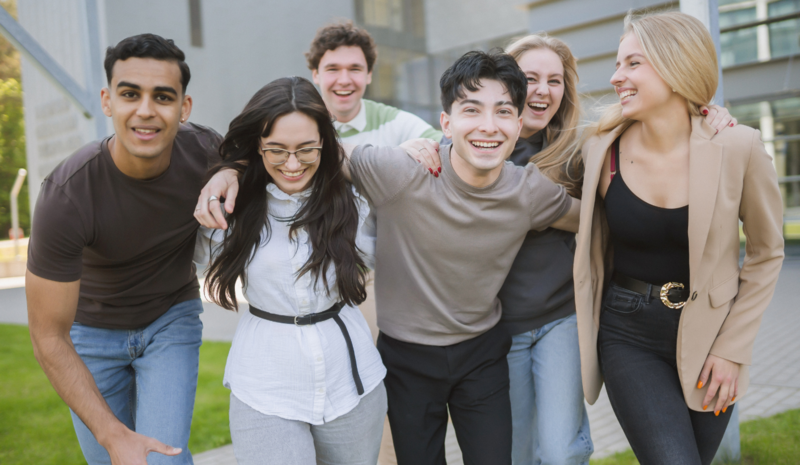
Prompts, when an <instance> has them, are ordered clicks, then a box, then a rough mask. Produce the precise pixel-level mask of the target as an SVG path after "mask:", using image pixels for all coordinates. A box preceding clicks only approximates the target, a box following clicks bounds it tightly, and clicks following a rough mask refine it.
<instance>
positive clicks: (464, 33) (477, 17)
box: [425, 0, 528, 53]
mask: <svg viewBox="0 0 800 465" xmlns="http://www.w3.org/2000/svg"><path fill="white" fill-rule="evenodd" d="M527 3H528V2H526V1H524V0H427V1H426V2H425V23H426V36H427V46H428V53H440V52H443V51H445V50H449V49H452V48H458V47H463V46H466V45H469V44H475V43H480V42H482V41H489V40H492V39H495V38H497V37H502V36H507V35H510V34H524V33H525V32H527V24H526V23H527V20H526V15H525V9H526V7H525V5H526V4H527Z"/></svg>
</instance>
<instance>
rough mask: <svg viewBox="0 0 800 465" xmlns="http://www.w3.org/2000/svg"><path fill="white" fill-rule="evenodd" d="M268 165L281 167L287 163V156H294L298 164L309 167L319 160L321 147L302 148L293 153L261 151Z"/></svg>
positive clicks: (286, 151) (289, 151) (283, 150)
mask: <svg viewBox="0 0 800 465" xmlns="http://www.w3.org/2000/svg"><path fill="white" fill-rule="evenodd" d="M261 151H262V152H264V157H265V158H266V159H267V162H268V163H269V164H270V165H282V164H284V163H286V162H287V161H289V155H294V156H295V158H297V161H299V162H300V163H303V164H306V165H310V164H312V163H314V162H315V161H317V159H319V154H320V153H321V151H322V147H303V148H302V149H297V150H295V151H292V150H286V149H277V148H270V149H265V148H262V149H261Z"/></svg>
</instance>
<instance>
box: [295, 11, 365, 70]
mask: <svg viewBox="0 0 800 465" xmlns="http://www.w3.org/2000/svg"><path fill="white" fill-rule="evenodd" d="M342 46H345V47H348V46H350V47H361V51H363V52H364V58H366V59H367V71H372V66H373V65H374V64H375V60H376V59H377V58H378V47H377V46H376V45H375V41H374V40H373V39H372V36H371V35H369V32H367V31H366V30H364V29H361V28H360V27H357V26H355V25H354V24H353V22H352V21H346V22H342V23H336V24H330V25H328V26H325V27H323V28H321V29H320V30H318V31H317V35H316V36H315V37H314V40H313V41H312V42H311V48H310V49H309V50H308V52H306V60H307V61H308V69H310V70H312V71H314V70H315V69H318V68H319V61H320V60H321V59H322V56H323V55H325V52H327V51H328V50H336V49H337V48H339V47H342Z"/></svg>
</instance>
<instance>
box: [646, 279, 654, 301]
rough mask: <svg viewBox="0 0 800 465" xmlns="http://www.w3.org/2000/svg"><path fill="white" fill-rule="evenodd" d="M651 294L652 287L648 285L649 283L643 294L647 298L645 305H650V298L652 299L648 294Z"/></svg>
mask: <svg viewBox="0 0 800 465" xmlns="http://www.w3.org/2000/svg"><path fill="white" fill-rule="evenodd" d="M652 292H653V285H652V284H650V283H647V292H646V293H645V295H646V296H647V300H646V302H647V305H650V298H651V297H652V296H651V295H650V294H651V293H652Z"/></svg>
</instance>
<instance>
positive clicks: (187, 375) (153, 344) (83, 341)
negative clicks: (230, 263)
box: [70, 299, 203, 465]
mask: <svg viewBox="0 0 800 465" xmlns="http://www.w3.org/2000/svg"><path fill="white" fill-rule="evenodd" d="M202 312H203V304H202V302H201V301H200V299H194V300H189V301H186V302H181V303H179V304H177V305H174V306H173V307H171V308H170V309H169V310H168V311H167V313H165V314H163V315H161V317H159V318H158V319H157V320H156V321H154V322H152V323H150V325H148V326H147V327H144V328H140V329H133V330H125V329H104V328H94V327H91V326H86V325H82V324H80V323H73V325H72V329H71V330H70V337H71V338H72V343H73V344H74V345H75V350H76V351H77V352H78V355H80V357H81V359H82V360H83V363H85V364H86V366H87V367H88V368H89V371H90V372H91V373H92V376H93V377H94V381H95V383H96V384H97V388H98V389H99V390H100V393H101V394H102V395H103V397H104V398H105V400H106V403H108V406H109V407H110V408H111V410H112V411H113V412H114V414H115V415H116V416H117V418H118V419H119V420H120V421H121V422H122V423H124V424H125V425H126V426H127V427H128V428H130V429H131V430H134V431H136V432H137V433H140V434H143V435H145V436H149V437H152V438H156V439H158V440H159V441H161V442H163V443H164V444H167V445H169V446H173V447H180V448H182V449H183V452H182V453H181V454H180V455H177V456H175V457H167V456H166V455H162V454H158V453H155V452H151V453H150V454H149V455H148V457H147V463H148V464H149V465H161V464H169V465H177V464H182V465H186V464H188V465H192V464H193V462H192V455H191V453H190V452H189V447H188V443H189V428H190V426H191V424H192V411H193V409H194V395H195V391H196V389H197V366H198V359H199V351H200V344H201V337H202V335H203V323H202V322H201V321H200V313H202ZM70 413H72V423H73V425H74V426H75V433H76V434H77V436H78V441H79V442H80V445H81V450H82V451H83V455H84V457H85V458H86V461H87V462H88V463H89V465H96V464H109V465H110V464H111V459H110V458H109V455H108V452H106V449H105V448H104V447H103V446H101V445H100V444H99V443H98V442H97V440H96V439H95V438H94V435H93V434H92V432H91V431H90V430H89V428H87V427H86V425H85V424H84V423H83V422H82V421H81V419H80V418H78V416H77V415H75V412H72V410H70Z"/></svg>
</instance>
